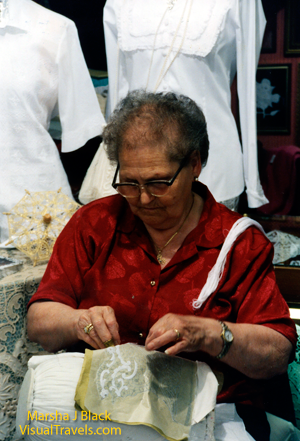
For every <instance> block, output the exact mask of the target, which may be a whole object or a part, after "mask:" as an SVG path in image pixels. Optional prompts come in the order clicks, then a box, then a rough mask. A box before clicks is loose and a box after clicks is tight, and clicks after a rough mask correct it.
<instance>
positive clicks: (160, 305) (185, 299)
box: [29, 183, 296, 403]
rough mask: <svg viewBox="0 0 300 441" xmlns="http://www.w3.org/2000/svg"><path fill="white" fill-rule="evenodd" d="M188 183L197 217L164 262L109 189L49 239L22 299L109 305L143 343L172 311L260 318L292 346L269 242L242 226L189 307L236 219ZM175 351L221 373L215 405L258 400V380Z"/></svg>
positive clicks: (128, 333) (129, 335)
mask: <svg viewBox="0 0 300 441" xmlns="http://www.w3.org/2000/svg"><path fill="white" fill-rule="evenodd" d="M193 190H194V191H195V192H196V193H198V194H200V195H201V196H202V197H203V198H204V200H205V205H204V209H203V212H202V215H201V218H200V221H199V224H198V226H197V227H196V228H195V229H194V230H193V231H191V232H190V233H189V235H188V236H187V237H186V239H185V240H184V242H183V244H182V246H181V247H180V249H179V250H178V251H177V252H176V254H175V255H174V257H173V258H172V260H171V261H170V262H169V263H168V264H167V265H166V267H165V268H163V269H161V267H160V265H159V263H158V261H157V259H156V255H155V253H154V250H153V246H152V242H151V240H150V238H149V235H148V233H147V231H146V229H145V227H144V225H143V223H142V222H141V221H140V219H138V218H137V217H135V216H134V215H133V214H132V212H131V210H130V207H129V205H128V204H127V202H126V200H125V199H124V198H122V196H119V195H116V196H109V197H107V198H103V199H99V200H96V201H94V202H91V203H90V204H88V205H86V206H84V207H82V208H80V209H79V210H78V211H77V212H76V213H75V214H74V216H73V217H72V219H71V220H70V221H69V223H68V224H67V226H66V227H65V228H64V230H63V231H62V233H61V234H60V236H59V238H58V239H57V242H56V244H55V247H54V251H53V254H52V257H51V259H50V261H49V264H48V266H47V270H46V273H45V275H44V277H43V279H42V282H41V284H40V286H39V289H38V291H37V293H36V294H35V295H34V296H33V297H32V299H31V301H30V302H29V305H30V304H31V303H33V302H35V301H37V300H42V299H47V300H52V301H55V302H61V303H64V304H66V305H69V306H71V307H73V308H84V309H85V308H89V307H91V306H95V305H110V306H111V307H112V308H113V309H114V311H115V315H116V318H117V321H118V323H119V327H120V329H119V332H120V337H121V340H122V342H123V343H126V342H136V343H139V344H144V341H145V337H146V336H147V333H148V331H149V329H150V328H151V326H152V325H153V324H154V323H155V322H156V321H157V320H158V319H159V318H160V317H162V316H163V315H165V314H166V313H168V312H172V313H177V314H193V315H196V316H202V317H212V318H217V319H219V320H225V321H228V322H236V323H253V324H261V325H264V326H268V327H270V328H272V329H274V330H276V331H278V332H280V333H282V334H283V335H285V336H286V337H287V338H288V339H289V340H290V341H291V342H292V344H293V345H295V344H296V332H295V326H294V323H293V321H292V320H291V319H290V316H289V309H288V306H287V304H286V302H285V301H284V299H283V297H282V296H281V294H280V292H279V289H278V287H277V285H276V281H275V274H274V270H273V265H272V256H273V248H272V245H271V243H270V242H269V241H268V239H267V238H266V237H265V236H264V235H263V234H262V233H261V232H260V231H259V230H258V229H256V228H248V229H247V230H246V231H245V232H244V233H242V234H241V236H240V237H239V238H238V239H237V240H236V242H235V244H234V246H233V247H232V249H231V250H230V252H229V254H228V256H227V262H226V265H225V270H224V273H223V276H222V279H221V281H220V283H219V286H218V288H217V290H216V292H215V293H214V294H212V295H211V296H210V297H209V298H208V299H207V300H206V302H205V303H204V304H203V305H202V306H201V308H200V309H199V310H196V311H195V310H193V307H192V301H193V299H195V298H197V297H198V295H199V293H200V291H201V289H202V287H203V285H204V283H205V281H206V279H207V275H208V273H209V271H210V269H211V268H212V267H213V265H214V264H215V262H216V259H217V257H218V254H219V252H220V249H221V247H222V244H223V242H224V239H225V237H226V235H227V234H228V232H229V230H230V228H231V226H232V225H233V224H234V222H235V221H236V220H237V219H238V218H239V217H240V215H238V214H237V213H233V212H232V211H230V210H228V209H227V208H226V207H225V206H224V205H222V204H218V203H217V202H216V201H215V200H214V198H213V196H212V195H211V193H210V192H209V191H208V189H207V188H206V187H205V186H203V185H202V184H200V183H195V186H194V188H193ZM183 356H184V357H186V358H190V359H198V360H203V361H206V362H207V363H208V364H209V365H210V366H212V367H213V368H216V369H218V370H219V371H222V372H223V373H224V375H225V383H224V387H223V390H222V392H221V394H220V395H219V396H218V400H219V402H223V401H225V402H230V401H242V402H251V403H254V402H256V403H258V398H259V395H260V386H261V384H262V382H261V381H256V380H251V379H249V378H248V377H246V376H245V375H243V374H241V373H240V372H238V371H236V370H235V369H233V368H231V367H229V366H227V365H226V364H225V363H222V362H221V361H217V360H215V359H213V358H212V357H210V356H208V355H207V354H204V353H203V352H195V353H185V354H183Z"/></svg>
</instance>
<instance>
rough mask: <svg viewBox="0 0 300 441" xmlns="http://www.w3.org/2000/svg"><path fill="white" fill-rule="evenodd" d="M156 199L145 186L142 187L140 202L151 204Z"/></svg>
mask: <svg viewBox="0 0 300 441" xmlns="http://www.w3.org/2000/svg"><path fill="white" fill-rule="evenodd" d="M154 198H155V196H152V194H151V193H149V192H148V191H147V189H146V188H145V187H144V186H142V185H141V186H140V200H141V202H142V204H145V205H146V204H149V202H151V201H153V199H154Z"/></svg>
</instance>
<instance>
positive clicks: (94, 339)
mask: <svg viewBox="0 0 300 441" xmlns="http://www.w3.org/2000/svg"><path fill="white" fill-rule="evenodd" d="M90 324H91V325H93V327H92V328H91V329H90V333H89V334H87V333H86V332H85V331H84V328H85V327H86V326H88V325H90ZM27 331H28V337H29V339H30V340H32V341H34V342H36V343H39V344H40V345H41V346H42V347H43V348H44V349H45V350H46V351H48V352H57V351H59V350H61V349H66V348H68V347H70V346H73V345H74V344H76V343H78V341H79V340H83V341H85V342H86V343H88V344H89V345H90V346H92V347H93V348H95V349H100V348H104V347H105V344H104V343H105V342H107V341H108V340H111V339H113V343H114V344H115V345H117V344H120V336H119V325H118V323H117V320H116V317H115V313H114V310H113V309H112V308H111V307H110V306H94V307H92V308H89V309H74V308H71V307H70V306H68V305H64V304H63V303H59V302H43V301H40V302H35V303H33V304H32V305H31V306H30V308H29V310H28V314H27Z"/></svg>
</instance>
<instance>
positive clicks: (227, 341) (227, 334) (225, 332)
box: [216, 321, 233, 360]
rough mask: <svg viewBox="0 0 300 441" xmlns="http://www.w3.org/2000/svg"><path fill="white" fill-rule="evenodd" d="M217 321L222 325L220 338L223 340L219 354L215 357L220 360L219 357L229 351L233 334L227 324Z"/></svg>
mask: <svg viewBox="0 0 300 441" xmlns="http://www.w3.org/2000/svg"><path fill="white" fill-rule="evenodd" d="M219 323H220V324H221V326H222V332H221V339H222V340H223V349H222V351H221V352H220V354H219V355H217V356H216V358H217V359H218V360H221V358H223V357H225V355H226V354H227V352H228V351H229V348H230V346H231V344H232V342H233V335H232V332H231V331H230V329H229V328H228V326H227V325H225V323H223V322H220V321H219Z"/></svg>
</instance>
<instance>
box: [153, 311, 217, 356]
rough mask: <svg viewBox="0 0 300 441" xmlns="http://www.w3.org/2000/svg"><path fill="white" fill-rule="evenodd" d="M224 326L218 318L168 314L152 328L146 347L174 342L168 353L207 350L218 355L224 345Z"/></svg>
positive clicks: (156, 346) (155, 346) (154, 347)
mask: <svg viewBox="0 0 300 441" xmlns="http://www.w3.org/2000/svg"><path fill="white" fill-rule="evenodd" d="M221 332H222V327H221V325H220V323H219V322H218V321H217V320H214V319H210V318H201V317H194V316H187V315H178V314H166V315H165V316H163V317H162V318H160V319H159V320H158V321H157V322H156V323H155V324H154V325H153V326H152V328H151V329H150V331H149V334H148V337H147V339H146V343H145V347H146V349H147V350H148V351H152V350H156V349H159V348H161V347H163V346H166V345H170V344H172V345H171V346H170V347H169V348H168V349H167V350H166V353H167V354H169V355H176V354H178V353H179V352H183V351H185V352H193V351H200V350H202V351H205V352H208V353H209V354H210V355H213V356H214V355H218V354H219V353H220V352H221V350H222V347H223V343H222V339H221V338H220V335H221Z"/></svg>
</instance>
